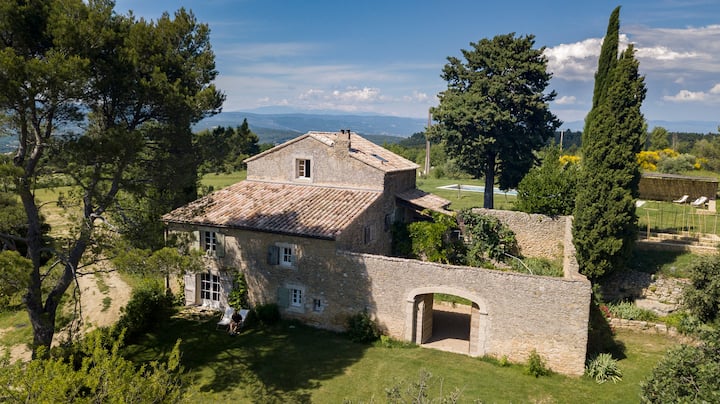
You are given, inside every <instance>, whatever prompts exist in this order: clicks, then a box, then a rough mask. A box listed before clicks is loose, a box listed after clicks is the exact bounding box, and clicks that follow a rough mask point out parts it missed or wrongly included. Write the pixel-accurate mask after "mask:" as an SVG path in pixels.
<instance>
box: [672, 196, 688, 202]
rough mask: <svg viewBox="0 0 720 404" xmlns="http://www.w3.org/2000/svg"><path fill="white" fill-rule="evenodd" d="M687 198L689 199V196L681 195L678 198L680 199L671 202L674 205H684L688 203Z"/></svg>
mask: <svg viewBox="0 0 720 404" xmlns="http://www.w3.org/2000/svg"><path fill="white" fill-rule="evenodd" d="M688 198H690V195H683V196H681V197H680V199H676V200H674V201H673V202H675V203H685V202H687V201H688Z"/></svg>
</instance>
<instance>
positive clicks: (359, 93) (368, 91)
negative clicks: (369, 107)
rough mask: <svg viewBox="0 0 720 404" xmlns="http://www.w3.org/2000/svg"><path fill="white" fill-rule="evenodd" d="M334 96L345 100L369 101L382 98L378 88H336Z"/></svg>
mask: <svg viewBox="0 0 720 404" xmlns="http://www.w3.org/2000/svg"><path fill="white" fill-rule="evenodd" d="M332 95H333V98H335V99H337V100H340V101H343V102H369V101H374V100H377V99H379V98H380V90H379V89H377V88H369V87H364V88H350V89H347V90H345V91H341V90H335V91H333V92H332Z"/></svg>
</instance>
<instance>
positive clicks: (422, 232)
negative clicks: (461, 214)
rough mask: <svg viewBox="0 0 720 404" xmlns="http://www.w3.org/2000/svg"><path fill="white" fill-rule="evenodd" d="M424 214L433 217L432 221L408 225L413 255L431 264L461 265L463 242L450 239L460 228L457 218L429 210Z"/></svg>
mask: <svg viewBox="0 0 720 404" xmlns="http://www.w3.org/2000/svg"><path fill="white" fill-rule="evenodd" d="M423 214H425V215H427V216H430V217H432V220H431V221H421V222H414V223H410V224H409V225H408V230H409V232H410V234H409V235H410V239H411V240H412V252H413V254H414V255H415V256H416V257H420V258H422V259H425V260H427V261H430V262H442V263H444V264H459V263H461V262H462V257H463V255H464V247H465V246H464V245H463V243H462V241H461V240H452V239H451V238H450V237H451V232H452V231H453V230H455V229H457V228H458V226H457V221H455V218H454V217H453V216H448V215H444V214H442V213H437V212H431V211H428V210H425V211H423Z"/></svg>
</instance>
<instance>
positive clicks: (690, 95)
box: [663, 83, 720, 103]
mask: <svg viewBox="0 0 720 404" xmlns="http://www.w3.org/2000/svg"><path fill="white" fill-rule="evenodd" d="M663 100H665V101H671V102H711V103H720V83H718V84H715V85H714V86H713V87H712V88H710V90H708V91H690V90H680V91H679V92H678V93H677V94H675V95H666V96H664V97H663Z"/></svg>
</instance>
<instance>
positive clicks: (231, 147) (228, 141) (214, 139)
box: [193, 119, 260, 174]
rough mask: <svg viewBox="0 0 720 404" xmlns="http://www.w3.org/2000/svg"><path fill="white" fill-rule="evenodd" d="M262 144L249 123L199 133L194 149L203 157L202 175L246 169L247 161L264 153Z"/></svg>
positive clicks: (196, 136) (200, 170)
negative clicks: (261, 152)
mask: <svg viewBox="0 0 720 404" xmlns="http://www.w3.org/2000/svg"><path fill="white" fill-rule="evenodd" d="M258 141H259V138H258V136H257V135H256V134H255V133H253V132H252V131H251V130H250V126H249V125H248V122H247V119H244V120H243V123H242V124H241V125H239V126H236V127H235V128H231V127H227V128H226V127H223V126H218V127H215V128H213V129H205V130H202V131H200V132H198V133H196V134H195V135H194V136H193V145H194V146H195V148H196V150H197V153H198V154H199V155H200V166H199V173H200V174H207V173H222V172H232V171H237V170H241V169H243V168H245V164H244V163H243V160H245V159H246V158H248V157H250V156H253V155H255V154H257V153H259V152H260V145H259V144H258Z"/></svg>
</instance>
